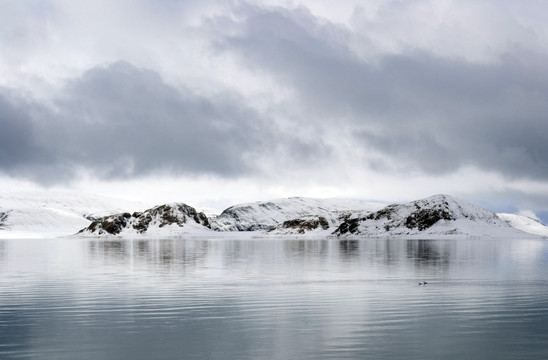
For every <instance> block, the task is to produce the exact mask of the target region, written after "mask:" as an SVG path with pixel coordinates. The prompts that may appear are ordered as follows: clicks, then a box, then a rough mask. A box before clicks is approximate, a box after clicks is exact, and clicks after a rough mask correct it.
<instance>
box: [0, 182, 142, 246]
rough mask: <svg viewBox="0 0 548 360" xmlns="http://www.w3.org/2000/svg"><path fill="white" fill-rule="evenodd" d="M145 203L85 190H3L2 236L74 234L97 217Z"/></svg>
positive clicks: (0, 222)
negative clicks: (14, 191)
mask: <svg viewBox="0 0 548 360" xmlns="http://www.w3.org/2000/svg"><path fill="white" fill-rule="evenodd" d="M142 207H143V205H142V204H141V203H138V202H132V201H127V200H120V199H114V198H109V197H102V196H98V195H92V194H85V193H81V192H65V191H47V192H38V191H37V192H16V193H4V194H0V237H8V238H13V237H51V236H58V235H67V234H74V233H75V232H77V231H78V230H80V229H82V228H83V227H86V226H88V225H89V224H90V223H91V219H94V218H96V217H100V216H104V215H106V214H112V213H115V212H120V211H123V210H129V209H132V210H138V209H140V208H142Z"/></svg>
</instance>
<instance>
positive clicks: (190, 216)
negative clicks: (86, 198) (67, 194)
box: [78, 203, 210, 237]
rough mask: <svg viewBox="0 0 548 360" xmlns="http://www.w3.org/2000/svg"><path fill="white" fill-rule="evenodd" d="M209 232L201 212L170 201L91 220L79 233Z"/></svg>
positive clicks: (128, 234)
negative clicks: (150, 207)
mask: <svg viewBox="0 0 548 360" xmlns="http://www.w3.org/2000/svg"><path fill="white" fill-rule="evenodd" d="M205 231H210V224H209V220H208V218H207V216H206V215H205V214H204V213H201V212H200V213H199V212H197V211H196V209H194V208H193V207H191V206H188V205H186V204H183V203H173V204H166V205H159V206H155V207H153V208H152V209H148V210H146V211H144V212H134V213H133V214H130V213H127V212H126V213H119V214H114V215H109V216H105V217H102V218H99V219H97V220H95V221H93V222H92V223H91V224H90V225H89V226H88V227H86V228H85V229H82V230H80V232H78V235H80V236H105V237H110V236H122V237H131V236H138V235H147V236H151V235H153V236H178V235H182V234H189V233H190V234H195V233H203V232H205Z"/></svg>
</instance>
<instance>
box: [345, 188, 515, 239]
mask: <svg viewBox="0 0 548 360" xmlns="http://www.w3.org/2000/svg"><path fill="white" fill-rule="evenodd" d="M424 213H429V214H441V215H440V216H441V219H440V220H438V221H436V222H435V223H433V224H428V225H424V227H425V228H422V229H421V227H420V225H418V226H417V225H414V224H413V223H412V222H410V221H409V220H410V219H420V217H421V216H422V215H423V214H424ZM354 219H355V220H354V224H353V225H355V227H354V231H347V232H344V231H343V232H341V234H340V235H341V236H347V237H356V236H361V237H364V236H370V237H386V236H398V237H420V238H425V237H485V236H490V237H515V236H521V237H523V235H525V233H523V232H521V231H519V230H517V229H514V228H512V227H510V226H509V225H508V224H507V223H506V222H505V221H503V220H502V219H500V218H499V217H497V216H496V214H494V213H493V212H491V211H489V210H486V209H483V208H481V207H479V206H476V205H474V204H471V203H469V202H466V201H463V200H460V199H455V198H453V197H451V196H448V195H435V196H432V197H429V198H425V199H421V200H417V201H412V202H410V203H408V204H394V205H389V206H387V207H386V208H384V209H381V210H380V211H378V212H376V213H373V214H371V215H370V216H368V217H363V218H354ZM347 224H349V222H347Z"/></svg>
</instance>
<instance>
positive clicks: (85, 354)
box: [0, 239, 548, 360]
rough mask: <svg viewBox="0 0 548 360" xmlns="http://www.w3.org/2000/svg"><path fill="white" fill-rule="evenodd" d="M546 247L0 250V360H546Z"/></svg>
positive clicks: (259, 243) (253, 243)
mask: <svg viewBox="0 0 548 360" xmlns="http://www.w3.org/2000/svg"><path fill="white" fill-rule="evenodd" d="M547 244H548V240H482V239H480V240H458V241H455V240H451V241H436V240H420V241H419V240H411V241H405V240H364V241H339V240H317V241H316V240H314V241H301V240H293V241H285V240H249V241H239V240H152V241H140V240H136V241H103V240H69V239H62V240H59V239H52V240H4V241H0V359H21V358H23V359H56V360H57V359H71V360H75V359H109V360H112V359H147V360H149V359H381V358H382V359H442V358H443V359H464V358H474V359H481V358H492V359H517V358H520V359H527V358H529V359H540V358H548V247H547ZM423 280H426V281H428V285H426V286H419V285H418V283H419V281H423Z"/></svg>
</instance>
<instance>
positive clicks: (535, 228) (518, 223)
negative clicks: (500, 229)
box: [497, 213, 548, 236]
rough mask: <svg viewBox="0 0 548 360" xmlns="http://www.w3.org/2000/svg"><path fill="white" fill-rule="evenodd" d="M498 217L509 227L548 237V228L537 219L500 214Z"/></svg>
mask: <svg viewBox="0 0 548 360" xmlns="http://www.w3.org/2000/svg"><path fill="white" fill-rule="evenodd" d="M497 216H498V217H499V218H501V219H502V220H504V221H505V222H506V223H507V224H508V225H510V226H511V227H513V228H516V229H518V230H521V231H524V232H526V233H529V234H535V235H540V236H548V227H547V226H545V225H544V224H542V223H541V222H540V221H538V220H536V219H532V218H530V217H528V216H523V215H516V214H505V213H498V214H497Z"/></svg>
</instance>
